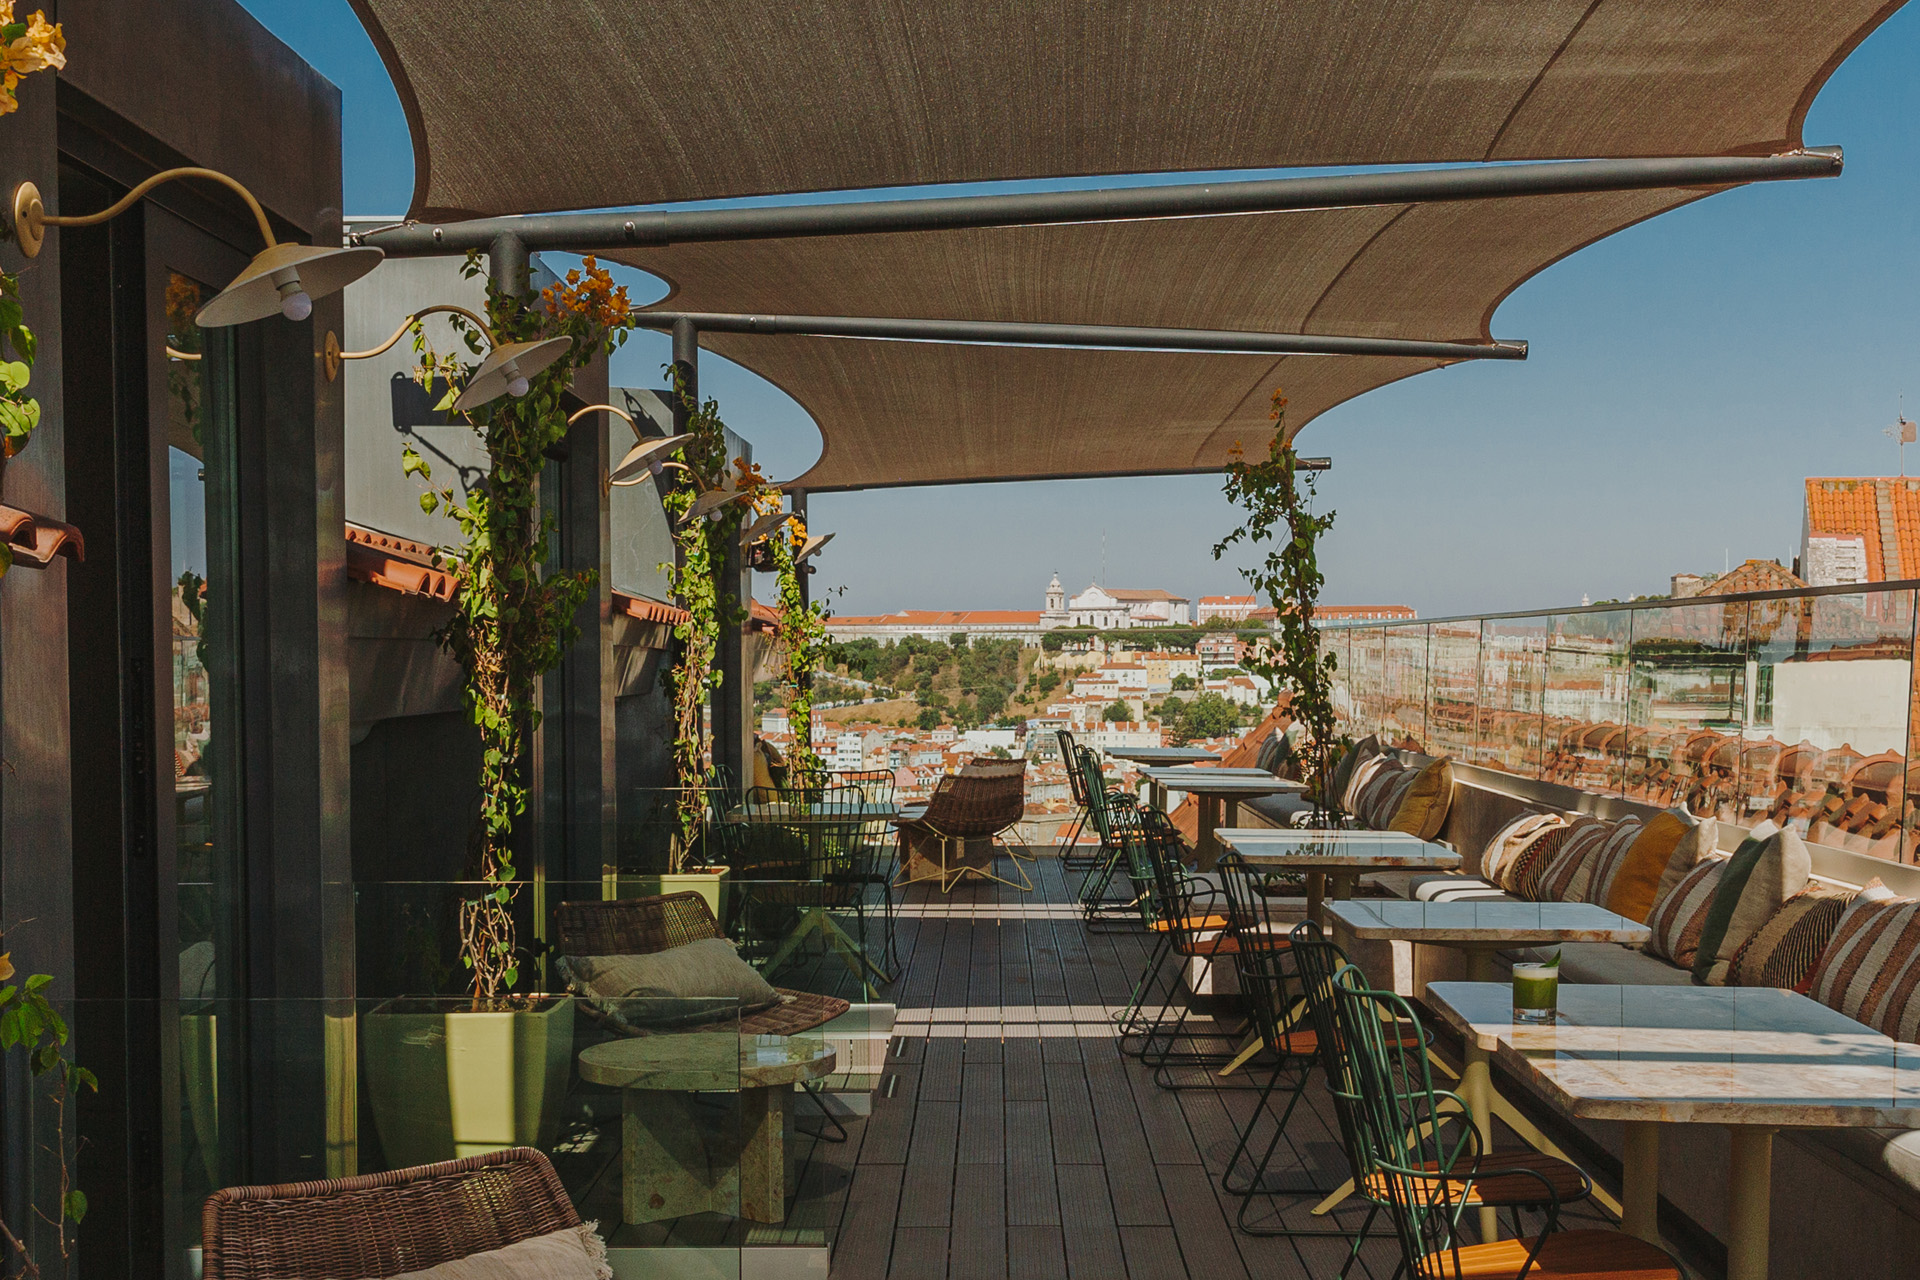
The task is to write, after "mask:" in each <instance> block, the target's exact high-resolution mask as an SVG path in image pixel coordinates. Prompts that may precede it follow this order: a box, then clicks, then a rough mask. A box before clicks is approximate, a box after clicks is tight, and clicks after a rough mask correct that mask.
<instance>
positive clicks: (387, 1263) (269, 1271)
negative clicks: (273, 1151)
mask: <svg viewBox="0 0 1920 1280" xmlns="http://www.w3.org/2000/svg"><path fill="white" fill-rule="evenodd" d="M579 1225H580V1215H579V1214H578V1213H576V1212H575V1211H574V1208H573V1202H572V1201H571V1200H569V1199H567V1193H566V1191H565V1190H564V1189H562V1188H561V1186H560V1179H559V1177H558V1176H556V1175H555V1173H554V1171H553V1166H552V1165H551V1164H549V1163H547V1158H546V1157H545V1156H543V1155H541V1154H540V1153H539V1152H538V1151H535V1150H533V1149H532V1148H531V1147H515V1148H513V1149H511V1150H508V1151H495V1152H491V1153H489V1154H487V1155H483V1156H469V1157H467V1158H466V1159H464V1160H448V1161H446V1162H445V1163H443V1164H429V1165H422V1166H420V1167H418V1168H414V1169H395V1170H394V1171H392V1172H391V1173H369V1174H363V1175H361V1176H360V1177H357V1178H339V1179H335V1180H333V1181H331V1182H288V1183H281V1184H279V1185H277V1186H262V1187H228V1188H227V1189H226V1190H224V1191H216V1192H214V1193H213V1194H212V1195H211V1196H209V1197H207V1203H206V1206H205V1207H204V1208H203V1209H202V1210H201V1211H200V1231H201V1239H202V1244H203V1248H204V1254H203V1260H202V1269H201V1275H202V1276H204V1277H205V1280H373V1278H374V1277H379V1276H392V1275H399V1274H401V1273H402V1272H407V1271H423V1270H425V1269H426V1268H428V1267H437V1266H439V1265H440V1264H441V1263H443V1262H451V1261H453V1260H454V1259H456V1258H468V1257H472V1256H473V1255H474V1254H476V1253H485V1252H487V1251H489V1250H492V1249H504V1248H505V1247H506V1246H508V1245H510V1244H518V1243H519V1242H520V1241H522V1240H531V1239H533V1238H534V1237H536V1236H544V1235H549V1234H551V1233H553V1232H555V1231H559V1230H562V1229H564V1228H566V1227H578V1226H579Z"/></svg>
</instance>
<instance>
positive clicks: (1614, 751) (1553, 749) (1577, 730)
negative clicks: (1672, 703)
mask: <svg viewBox="0 0 1920 1280" xmlns="http://www.w3.org/2000/svg"><path fill="white" fill-rule="evenodd" d="M1631 619H1632V615H1631V614H1630V613H1628V612H1627V611H1626V610H1620V611H1607V612H1601V613H1574V614H1567V615H1565V616H1563V617H1558V618H1554V619H1553V620H1552V625H1551V626H1550V628H1549V641H1548V647H1547V661H1546V686H1545V695H1544V699H1543V705H1544V708H1545V713H1546V714H1545V726H1546V727H1545V752H1546V761H1545V764H1544V766H1543V769H1542V776H1543V777H1545V778H1546V779H1547V781H1549V782H1558V783H1560V784H1562V785H1563V786H1569V787H1579V788H1580V789H1582V790H1584V791H1598V792H1602V793H1605V794H1609V795H1611V794H1618V793H1619V792H1620V791H1621V790H1622V785H1623V784H1622V775H1623V772H1624V769H1625V766H1626V761H1627V760H1628V759H1629V758H1630V746H1631V741H1632V732H1631V730H1629V729H1628V727H1627V645H1628V640H1629V636H1630V631H1631V626H1632V621H1631ZM1641 736H1642V737H1644V736H1645V735H1644V734H1643V735H1641Z"/></svg>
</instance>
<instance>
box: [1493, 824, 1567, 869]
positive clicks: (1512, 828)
mask: <svg viewBox="0 0 1920 1280" xmlns="http://www.w3.org/2000/svg"><path fill="white" fill-rule="evenodd" d="M1565 825H1567V820H1566V819H1565V818H1563V817H1561V816H1560V815H1559V814H1557V813H1536V812H1534V811H1532V810H1529V811H1527V812H1526V813H1523V814H1521V815H1520V816H1519V817H1517V818H1515V819H1514V820H1513V821H1512V822H1509V823H1508V824H1507V825H1506V826H1504V827H1502V828H1500V829H1499V830H1498V831H1496V832H1494V833H1493V839H1491V840H1489V841H1487V847H1486V848H1485V849H1483V850H1481V852H1480V874H1481V875H1482V876H1484V877H1486V878H1487V879H1488V880H1491V881H1492V882H1493V883H1494V884H1499V883H1500V882H1501V881H1500V877H1501V874H1502V873H1503V872H1504V871H1505V870H1506V868H1507V866H1508V864H1510V863H1511V862H1512V861H1513V859H1514V857H1515V856H1516V855H1517V854H1519V852H1520V851H1521V850H1522V849H1525V848H1526V847H1527V844H1528V842H1530V841H1532V840H1533V839H1535V838H1536V837H1538V836H1539V835H1541V834H1542V833H1544V832H1547V831H1550V830H1552V829H1553V828H1555V827H1564V826H1565Z"/></svg>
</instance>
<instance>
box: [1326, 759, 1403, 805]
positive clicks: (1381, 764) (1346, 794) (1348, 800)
mask: <svg viewBox="0 0 1920 1280" xmlns="http://www.w3.org/2000/svg"><path fill="white" fill-rule="evenodd" d="M1354 754H1355V755H1356V756H1357V757H1358V759H1357V760H1355V761H1354V765H1353V772H1352V773H1351V774H1350V775H1348V777H1347V787H1346V790H1344V791H1342V792H1341V793H1340V807H1341V809H1343V810H1345V811H1346V812H1347V813H1353V812H1354V811H1355V810H1356V809H1357V808H1358V806H1359V804H1360V793H1361V792H1362V791H1364V790H1366V787H1367V783H1368V781H1369V780H1370V779H1372V777H1373V775H1374V774H1375V773H1377V772H1379V771H1380V770H1381V769H1383V768H1385V767H1386V766H1388V765H1393V766H1395V767H1398V765H1399V763H1400V762H1399V761H1398V760H1396V759H1394V758H1393V757H1392V756H1390V755H1388V754H1387V753H1386V752H1384V751H1381V750H1379V749H1378V748H1377V747H1376V749H1375V750H1373V751H1370V752H1369V751H1361V750H1360V749H1359V748H1357V747H1356V748H1355V749H1354Z"/></svg>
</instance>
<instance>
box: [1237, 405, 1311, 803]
mask: <svg viewBox="0 0 1920 1280" xmlns="http://www.w3.org/2000/svg"><path fill="white" fill-rule="evenodd" d="M1286 412H1287V397H1286V394H1285V393H1284V392H1282V391H1278V390H1276V391H1275V392H1274V393H1273V411H1272V413H1271V414H1270V415H1269V416H1270V417H1271V418H1272V420H1273V421H1274V423H1275V424H1277V425H1276V426H1275V428H1274V433H1273V441H1272V443H1271V444H1269V445H1268V446H1267V456H1266V458H1265V460H1263V461H1260V462H1248V461H1247V460H1246V458H1245V456H1244V454H1243V453H1242V451H1241V449H1240V446H1239V444H1237V443H1236V444H1235V445H1234V447H1233V449H1232V450H1231V452H1232V455H1233V462H1232V463H1231V464H1230V465H1229V466H1228V467H1227V484H1226V495H1227V499H1228V500H1229V501H1231V502H1234V503H1236V504H1238V505H1239V506H1241V507H1242V508H1244V509H1245V511H1246V513H1247V515H1246V522H1245V523H1244V524H1242V525H1241V526H1240V528H1238V529H1235V530H1234V531H1233V532H1232V533H1230V534H1228V535H1227V536H1226V537H1224V538H1222V539H1221V540H1220V541H1219V542H1218V543H1216V544H1215V545H1214V548H1213V558H1214V559H1216V560H1218V559H1220V557H1221V556H1222V555H1223V554H1225V552H1226V550H1227V548H1229V547H1231V546H1234V545H1235V544H1237V543H1246V544H1247V545H1249V546H1256V545H1259V544H1262V543H1267V544H1272V545H1269V546H1268V547H1267V551H1266V555H1265V557H1264V558H1263V559H1262V560H1261V562H1260V563H1259V564H1258V565H1257V566H1255V567H1254V568H1251V569H1243V570H1241V576H1242V577H1243V578H1245V579H1246V580H1247V583H1248V585H1250V586H1252V587H1253V588H1254V589H1255V590H1256V591H1258V592H1260V593H1261V594H1262V595H1264V596H1265V597H1266V599H1267V603H1268V604H1270V605H1272V606H1273V609H1274V612H1275V614H1276V616H1277V623H1276V626H1277V634H1276V637H1275V639H1276V645H1275V652H1274V657H1273V659H1272V660H1270V661H1269V660H1267V659H1266V658H1264V657H1257V656H1252V655H1250V656H1249V657H1248V659H1247V661H1246V666H1247V668H1248V669H1249V670H1251V671H1253V672H1254V673H1256V674H1258V675H1261V676H1264V677H1266V678H1267V679H1268V680H1271V681H1273V682H1274V685H1275V686H1276V687H1285V688H1287V689H1288V690H1290V691H1291V692H1292V700H1291V702H1290V704H1289V710H1290V711H1291V713H1292V715H1293V718H1294V720H1295V721H1297V722H1299V723H1300V724H1301V725H1302V726H1303V727H1304V728H1305V730H1306V735H1305V738H1304V739H1303V740H1302V741H1301V743H1300V746H1299V750H1300V752H1301V755H1302V757H1303V761H1304V763H1305V765H1306V776H1307V777H1308V778H1310V779H1312V780H1313V781H1314V784H1315V787H1314V796H1315V805H1316V806H1317V807H1321V808H1324V807H1325V806H1326V805H1327V804H1329V803H1330V801H1331V797H1329V796H1328V795H1327V794H1326V792H1327V787H1326V785H1325V782H1326V774H1327V768H1328V765H1329V764H1330V763H1331V755H1332V752H1333V749H1334V747H1335V745H1336V743H1335V738H1334V714H1333V675H1334V671H1335V670H1336V663H1335V660H1334V656H1333V654H1332V653H1331V652H1322V650H1321V647H1320V635H1319V632H1318V631H1317V630H1316V629H1315V627H1314V625H1313V611H1314V606H1315V605H1316V604H1317V603H1319V600H1320V588H1321V587H1323V586H1324V585H1325V584H1326V577H1325V575H1324V574H1322V573H1321V572H1320V561H1319V556H1318V552H1317V547H1318V544H1319V540H1320V537H1321V535H1323V534H1325V533H1326V532H1327V530H1329V529H1331V528H1332V527H1333V517H1334V513H1333V512H1331V511H1329V512H1327V513H1326V514H1325V515H1316V514H1314V512H1313V496H1314V476H1313V473H1312V472H1307V473H1305V474H1304V475H1302V474H1301V472H1300V456H1299V455H1298V454H1297V453H1295V452H1294V449H1293V437H1294V434H1295V431H1296V430H1297V428H1296V429H1295V430H1289V429H1288V428H1287V425H1286Z"/></svg>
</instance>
